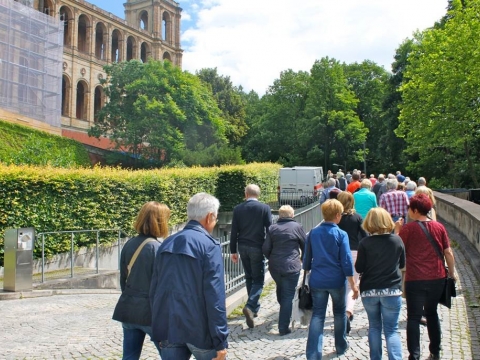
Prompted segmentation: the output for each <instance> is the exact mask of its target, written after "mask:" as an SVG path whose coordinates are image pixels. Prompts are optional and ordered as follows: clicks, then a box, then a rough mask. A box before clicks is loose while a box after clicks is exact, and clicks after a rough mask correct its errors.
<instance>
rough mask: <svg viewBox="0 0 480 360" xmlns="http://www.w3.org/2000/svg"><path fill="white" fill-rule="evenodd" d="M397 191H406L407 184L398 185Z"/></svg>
mask: <svg viewBox="0 0 480 360" xmlns="http://www.w3.org/2000/svg"><path fill="white" fill-rule="evenodd" d="M397 190H400V191H405V184H404V183H398V186H397Z"/></svg>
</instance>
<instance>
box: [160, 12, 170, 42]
mask: <svg viewBox="0 0 480 360" xmlns="http://www.w3.org/2000/svg"><path fill="white" fill-rule="evenodd" d="M171 37H172V34H171V30H170V14H169V13H168V12H166V11H164V12H163V15H162V39H163V40H165V41H167V42H172V39H171Z"/></svg>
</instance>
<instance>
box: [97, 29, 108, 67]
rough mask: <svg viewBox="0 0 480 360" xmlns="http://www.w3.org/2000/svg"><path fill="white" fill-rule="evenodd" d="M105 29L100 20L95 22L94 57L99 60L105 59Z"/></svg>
mask: <svg viewBox="0 0 480 360" xmlns="http://www.w3.org/2000/svg"><path fill="white" fill-rule="evenodd" d="M106 32H107V29H106V27H105V25H104V24H103V23H101V22H99V23H97V26H96V27H95V57H96V58H97V59H100V60H105V57H106V54H105V50H106V44H105V41H104V38H105V34H106Z"/></svg>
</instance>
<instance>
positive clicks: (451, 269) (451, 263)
mask: <svg viewBox="0 0 480 360" xmlns="http://www.w3.org/2000/svg"><path fill="white" fill-rule="evenodd" d="M443 255H445V261H446V262H447V266H448V276H450V277H451V278H452V279H453V280H455V281H457V274H456V273H455V258H454V256H453V251H452V248H450V247H449V248H447V249H445V250H444V251H443Z"/></svg>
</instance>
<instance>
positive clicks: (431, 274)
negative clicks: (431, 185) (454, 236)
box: [395, 194, 456, 360]
mask: <svg viewBox="0 0 480 360" xmlns="http://www.w3.org/2000/svg"><path fill="white" fill-rule="evenodd" d="M431 208H432V202H431V200H430V199H429V197H428V196H427V195H425V194H416V195H414V196H412V198H411V199H410V206H409V208H408V216H409V217H410V218H411V219H412V220H414V221H412V222H409V223H408V224H406V225H405V226H402V225H403V220H401V221H398V222H397V223H396V224H395V225H396V232H399V235H400V237H401V238H402V240H403V243H404V244H405V253H406V258H407V272H406V279H405V280H406V282H405V293H406V299H407V348H408V352H409V354H410V355H409V357H408V359H409V360H417V359H420V355H421V354H420V328H419V327H420V319H421V317H422V313H423V311H425V316H426V318H427V328H428V336H429V338H430V346H429V350H430V357H429V359H440V342H441V329H440V322H439V320H438V314H437V306H438V302H439V300H440V296H441V295H442V291H443V286H444V283H445V278H446V276H447V274H446V271H445V266H444V262H443V261H442V260H441V259H440V257H439V256H438V255H437V253H436V251H435V249H434V248H433V245H432V243H431V242H430V241H429V240H428V238H427V236H426V234H425V233H424V232H423V230H422V228H421V227H420V224H419V222H422V223H423V224H424V225H425V227H426V229H427V230H428V232H429V233H430V235H431V236H432V238H433V240H434V241H435V243H436V244H437V246H438V247H439V249H440V251H441V253H443V255H444V256H445V261H446V262H447V266H448V268H449V273H450V276H451V277H453V278H454V279H455V280H456V278H455V259H454V257H453V252H452V249H451V248H450V241H449V239H448V234H447V231H446V230H445V228H444V227H443V225H442V224H441V223H439V222H437V221H433V220H431V219H429V218H428V217H427V214H428V212H429V211H430V209H431Z"/></svg>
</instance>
